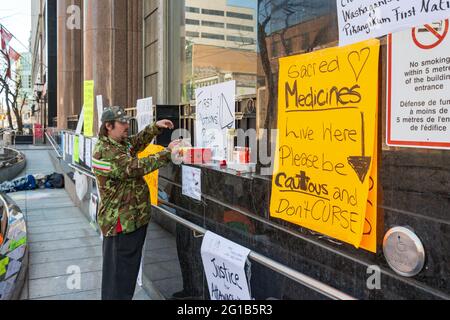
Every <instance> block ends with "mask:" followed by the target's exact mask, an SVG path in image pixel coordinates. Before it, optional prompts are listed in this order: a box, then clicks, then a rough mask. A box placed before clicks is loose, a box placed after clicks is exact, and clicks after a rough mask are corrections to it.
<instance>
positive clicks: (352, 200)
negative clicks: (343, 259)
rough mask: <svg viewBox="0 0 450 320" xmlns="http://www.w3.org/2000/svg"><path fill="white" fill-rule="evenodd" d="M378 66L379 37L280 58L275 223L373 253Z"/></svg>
mask: <svg viewBox="0 0 450 320" xmlns="http://www.w3.org/2000/svg"><path fill="white" fill-rule="evenodd" d="M378 62H379V41H378V40H369V41H366V42H361V43H358V44H355V45H351V46H347V47H341V48H330V49H325V50H321V51H317V52H314V53H309V54H303V55H297V56H291V57H286V58H282V59H280V77H279V93H278V129H279V132H278V140H277V149H276V150H277V152H276V158H275V169H274V173H273V181H272V199H271V206H270V211H271V216H272V217H274V218H280V219H283V220H286V221H289V222H292V223H295V224H298V225H301V226H303V227H306V228H308V229H311V230H314V231H317V232H320V233H322V234H325V235H328V236H330V237H333V238H336V239H338V240H341V241H344V242H347V243H351V244H353V245H354V246H355V247H358V248H359V247H360V246H363V247H365V248H367V249H369V250H371V251H375V241H374V240H373V239H374V237H375V228H374V223H375V221H376V219H375V214H376V189H377V188H376V176H377V171H376V158H377V145H376V139H377V134H376V130H377V106H378ZM369 189H371V190H372V191H371V193H372V194H370V195H369ZM368 200H369V202H368ZM368 203H370V205H371V206H369V205H368ZM369 207H370V209H368V208H369ZM369 228H370V229H373V232H372V233H371V234H372V235H373V237H372V238H371V239H363V234H364V233H365V232H366V233H367V229H369ZM364 240H365V241H364Z"/></svg>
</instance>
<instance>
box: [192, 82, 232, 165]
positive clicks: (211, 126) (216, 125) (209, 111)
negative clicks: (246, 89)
mask: <svg viewBox="0 0 450 320" xmlns="http://www.w3.org/2000/svg"><path fill="white" fill-rule="evenodd" d="M195 97H196V121H195V145H196V146H197V147H202V148H211V149H212V152H213V159H214V160H225V159H226V158H227V157H226V155H227V144H226V135H227V130H228V129H234V128H235V111H236V106H235V101H236V81H229V82H225V83H219V84H216V85H213V86H209V87H204V88H199V89H196V90H195Z"/></svg>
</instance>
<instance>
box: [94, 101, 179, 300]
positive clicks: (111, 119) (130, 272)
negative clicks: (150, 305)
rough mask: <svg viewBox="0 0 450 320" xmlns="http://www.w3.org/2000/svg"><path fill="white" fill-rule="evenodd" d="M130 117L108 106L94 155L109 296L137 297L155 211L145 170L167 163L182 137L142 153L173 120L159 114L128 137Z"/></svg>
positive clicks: (104, 295)
mask: <svg viewBox="0 0 450 320" xmlns="http://www.w3.org/2000/svg"><path fill="white" fill-rule="evenodd" d="M128 122H129V118H128V117H127V116H126V113H125V111H124V109H123V108H121V107H111V108H108V109H106V110H105V111H104V112H103V115H102V127H101V128H100V134H99V140H98V142H97V144H96V146H95V150H94V152H93V158H92V167H93V171H94V173H95V176H96V178H97V183H98V191H99V196H100V205H99V211H98V214H97V221H98V225H99V227H100V229H101V232H102V234H103V277H102V299H105V300H109V299H114V300H118V299H124V300H129V299H131V298H132V297H133V294H134V290H135V284H136V278H137V274H138V271H139V265H140V260H141V253H142V247H143V245H144V241H145V235H146V230H147V225H148V223H149V221H150V212H151V204H150V194H149V189H148V186H147V184H146V182H145V180H144V176H146V175H147V174H149V173H151V172H152V171H155V170H158V169H159V168H161V167H162V166H165V165H167V164H168V163H169V161H170V160H171V152H172V149H173V148H174V147H175V146H176V144H177V143H178V142H173V143H171V144H170V145H169V147H168V148H166V149H165V150H163V151H162V152H160V153H157V154H155V155H152V156H149V157H146V158H143V159H138V156H137V155H138V153H139V152H141V151H143V150H144V149H145V148H146V147H147V146H148V145H149V144H150V143H151V142H152V140H153V139H154V138H155V137H156V136H157V135H158V134H160V133H161V130H162V129H173V127H174V126H173V123H172V122H171V121H170V120H161V121H158V122H156V123H154V124H153V125H149V126H147V127H146V128H145V129H144V130H143V131H142V132H140V133H139V134H137V135H135V136H132V137H128V128H129V124H128Z"/></svg>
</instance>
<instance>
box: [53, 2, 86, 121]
mask: <svg viewBox="0 0 450 320" xmlns="http://www.w3.org/2000/svg"><path fill="white" fill-rule="evenodd" d="M57 17H58V27H57V28H58V35H57V37H58V41H57V50H58V55H57V56H58V87H57V88H58V89H57V91H58V93H57V108H58V128H59V129H67V117H69V116H73V115H79V114H80V112H81V105H82V93H83V90H82V86H81V85H82V81H83V42H82V35H83V34H82V27H83V23H82V22H83V0H58V5H57ZM77 25H78V26H79V28H78V26H77Z"/></svg>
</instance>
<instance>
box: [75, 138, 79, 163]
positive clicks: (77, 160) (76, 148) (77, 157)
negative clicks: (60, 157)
mask: <svg viewBox="0 0 450 320" xmlns="http://www.w3.org/2000/svg"><path fill="white" fill-rule="evenodd" d="M73 162H75V163H78V162H80V138H79V137H78V136H74V137H73Z"/></svg>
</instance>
